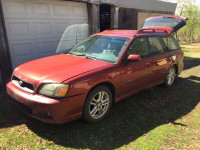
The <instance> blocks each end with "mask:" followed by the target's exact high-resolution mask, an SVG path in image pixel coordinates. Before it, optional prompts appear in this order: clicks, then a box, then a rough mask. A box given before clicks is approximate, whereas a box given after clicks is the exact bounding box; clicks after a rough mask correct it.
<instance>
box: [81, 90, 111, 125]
mask: <svg viewBox="0 0 200 150" xmlns="http://www.w3.org/2000/svg"><path fill="white" fill-rule="evenodd" d="M111 106H112V93H111V91H110V89H109V88H108V87H106V86H99V87H96V88H95V89H93V90H92V91H91V92H90V94H89V95H88V97H87V99H86V101H85V105H84V109H83V117H84V119H85V120H86V121H87V122H89V123H94V122H98V121H100V120H102V119H104V118H105V117H106V116H107V115H108V113H109V111H110V108H111Z"/></svg>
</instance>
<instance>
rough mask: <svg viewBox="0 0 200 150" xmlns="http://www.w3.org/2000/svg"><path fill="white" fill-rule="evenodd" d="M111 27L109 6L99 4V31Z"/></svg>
mask: <svg viewBox="0 0 200 150" xmlns="http://www.w3.org/2000/svg"><path fill="white" fill-rule="evenodd" d="M110 27H111V6H110V5H105V4H102V5H100V31H101V32H102V31H104V30H107V29H110Z"/></svg>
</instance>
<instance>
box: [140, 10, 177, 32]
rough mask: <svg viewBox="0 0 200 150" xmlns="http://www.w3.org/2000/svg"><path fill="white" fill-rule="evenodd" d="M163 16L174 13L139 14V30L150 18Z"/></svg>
mask: <svg viewBox="0 0 200 150" xmlns="http://www.w3.org/2000/svg"><path fill="white" fill-rule="evenodd" d="M163 15H173V13H170V12H138V29H140V28H141V26H142V25H143V23H144V21H145V20H146V19H147V18H149V17H154V16H163Z"/></svg>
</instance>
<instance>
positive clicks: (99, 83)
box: [7, 16, 187, 123]
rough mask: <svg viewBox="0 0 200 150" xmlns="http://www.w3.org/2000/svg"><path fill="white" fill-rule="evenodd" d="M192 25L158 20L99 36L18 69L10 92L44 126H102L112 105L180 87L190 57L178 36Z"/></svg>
mask: <svg viewBox="0 0 200 150" xmlns="http://www.w3.org/2000/svg"><path fill="white" fill-rule="evenodd" d="M186 20H187V19H186V18H184V17H179V16H158V17H152V18H149V19H147V20H146V21H145V23H144V25H143V27H142V28H141V29H140V30H106V31H103V32H101V33H98V34H94V35H92V36H90V37H88V38H87V39H85V40H84V41H83V42H81V43H79V44H78V45H76V46H74V47H73V48H72V49H71V50H68V51H67V52H66V53H63V54H59V55H54V56H50V57H46V58H41V59H37V60H33V61H30V62H27V63H25V64H22V65H20V66H18V67H17V68H16V69H15V70H14V72H13V75H12V78H11V81H10V82H9V83H8V84H7V92H8V94H9V95H10V96H11V97H12V100H13V101H14V102H15V103H16V104H17V105H18V106H19V108H21V110H22V111H23V112H25V113H26V114H28V115H30V116H32V117H34V118H37V119H39V120H41V121H43V122H47V123H64V122H68V121H71V120H74V119H77V118H80V117H83V118H84V119H85V120H86V121H87V122H89V123H93V122H97V121H100V120H102V119H103V118H105V117H106V116H107V115H108V113H109V111H110V109H111V106H112V103H114V102H118V101H120V100H122V99H124V98H126V97H128V96H131V95H133V94H135V93H138V92H140V91H142V90H145V89H148V88H150V87H153V86H156V85H159V84H164V85H165V86H166V87H171V86H172V85H173V84H174V81H175V78H176V77H177V75H179V74H180V73H181V71H182V70H183V66H184V64H183V57H184V56H183V51H182V50H181V49H180V47H179V45H178V43H177V41H176V40H175V39H174V37H173V36H172V34H173V33H174V32H176V31H177V30H178V29H180V28H181V27H183V26H184V25H186Z"/></svg>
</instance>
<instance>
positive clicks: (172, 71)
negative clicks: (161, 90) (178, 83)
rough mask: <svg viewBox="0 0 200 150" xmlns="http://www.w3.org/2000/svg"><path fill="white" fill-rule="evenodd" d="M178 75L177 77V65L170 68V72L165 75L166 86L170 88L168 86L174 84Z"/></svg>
mask: <svg viewBox="0 0 200 150" xmlns="http://www.w3.org/2000/svg"><path fill="white" fill-rule="evenodd" d="M176 77H177V70H176V67H175V66H172V67H171V68H170V69H169V71H168V73H167V75H166V77H165V81H164V85H165V87H167V88H168V87H171V86H173V85H174V83H175V80H176Z"/></svg>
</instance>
